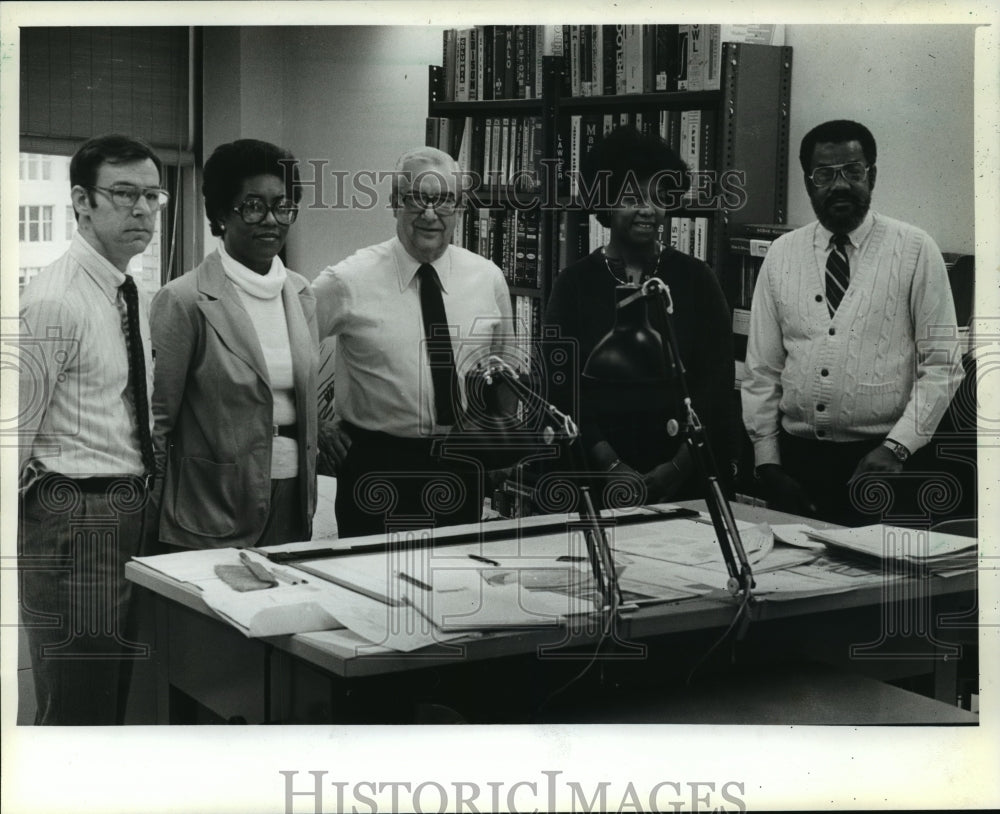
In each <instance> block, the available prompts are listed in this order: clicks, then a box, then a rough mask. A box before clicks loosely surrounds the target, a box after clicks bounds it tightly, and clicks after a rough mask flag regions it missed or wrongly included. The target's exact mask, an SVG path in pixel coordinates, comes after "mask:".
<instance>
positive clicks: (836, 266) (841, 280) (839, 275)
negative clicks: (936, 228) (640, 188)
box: [826, 234, 851, 317]
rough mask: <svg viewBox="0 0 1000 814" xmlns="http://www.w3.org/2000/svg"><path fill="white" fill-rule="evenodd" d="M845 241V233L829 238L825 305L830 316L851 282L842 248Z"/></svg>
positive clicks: (847, 262)
mask: <svg viewBox="0 0 1000 814" xmlns="http://www.w3.org/2000/svg"><path fill="white" fill-rule="evenodd" d="M847 241H848V237H847V235H846V234H835V235H834V236H833V237H831V238H830V254H829V256H828V257H827V258H826V305H827V307H828V308H829V309H830V316H831V317H832V316H833V315H834V314H835V313H837V307H838V306H839V305H840V301H841V300H842V299H844V293H845V292H846V291H847V286H848V285H850V282H851V264H850V262H849V261H848V259H847V251H846V250H845V249H844V244H845V243H847Z"/></svg>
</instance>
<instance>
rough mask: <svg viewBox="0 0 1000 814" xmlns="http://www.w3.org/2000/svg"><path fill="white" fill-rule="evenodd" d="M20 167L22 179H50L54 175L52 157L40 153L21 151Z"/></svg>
mask: <svg viewBox="0 0 1000 814" xmlns="http://www.w3.org/2000/svg"><path fill="white" fill-rule="evenodd" d="M19 169H20V172H19V177H20V179H21V180H22V181H48V180H50V179H51V177H52V158H51V156H47V155H41V154H39V153H21V162H20V168H19Z"/></svg>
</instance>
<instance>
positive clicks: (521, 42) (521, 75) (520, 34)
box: [511, 25, 528, 99]
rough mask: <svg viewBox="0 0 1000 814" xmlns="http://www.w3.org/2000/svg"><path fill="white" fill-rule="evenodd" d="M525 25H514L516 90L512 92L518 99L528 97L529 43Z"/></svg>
mask: <svg viewBox="0 0 1000 814" xmlns="http://www.w3.org/2000/svg"><path fill="white" fill-rule="evenodd" d="M525 34H526V32H525V26H523V25H515V26H514V86H515V88H516V91H515V92H514V93H512V94H511V95H512V96H515V97H516V98H518V99H524V98H526V96H525V94H526V93H527V86H528V78H527V73H526V70H527V67H528V44H527V41H526V38H525Z"/></svg>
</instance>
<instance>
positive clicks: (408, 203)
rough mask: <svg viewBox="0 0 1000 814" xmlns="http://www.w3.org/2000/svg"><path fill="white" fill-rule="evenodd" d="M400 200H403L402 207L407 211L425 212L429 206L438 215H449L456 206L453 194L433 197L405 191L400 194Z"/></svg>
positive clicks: (456, 202)
mask: <svg viewBox="0 0 1000 814" xmlns="http://www.w3.org/2000/svg"><path fill="white" fill-rule="evenodd" d="M401 200H402V201H403V208H404V209H405V210H406V211H407V212H426V211H427V209H428V208H430V209H433V210H434V211H435V212H437V213H438V214H439V215H451V214H454V212H455V210H456V209H457V208H458V201H456V200H455V196H454V195H442V196H440V197H434V196H431V195H414V194H413V193H407V194H406V195H403V196H401Z"/></svg>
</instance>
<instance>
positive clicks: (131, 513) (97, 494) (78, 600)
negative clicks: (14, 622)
mask: <svg viewBox="0 0 1000 814" xmlns="http://www.w3.org/2000/svg"><path fill="white" fill-rule="evenodd" d="M146 503H147V494H146V492H145V490H144V489H142V488H141V486H140V485H139V484H138V481H134V480H118V481H114V482H112V483H103V482H102V483H101V484H100V486H99V487H98V486H95V485H94V481H81V482H76V481H73V480H71V479H69V478H64V477H62V476H58V475H49V476H46V477H44V478H42V479H41V480H40V481H39V482H36V483H35V484H33V485H32V486H31V487H30V488H29V489H28V490H27V492H25V494H24V495H23V496H22V498H21V506H20V509H21V512H20V522H19V529H18V530H19V552H18V560H19V562H18V566H19V573H20V577H21V580H20V581H21V619H22V624H24V626H25V628H26V632H27V636H28V644H29V647H30V651H31V662H32V672H33V679H34V684H35V696H36V701H37V712H36V716H35V723H36V724H55V725H67V724H85V725H94V724H120V723H122V722H123V720H124V713H125V704H126V701H127V698H128V688H129V682H130V679H131V672H132V665H133V663H134V662H135V660H137V659H146V658H149V656H150V647H149V646H148V645H147V644H143V643H141V642H136V641H133V638H134V633H133V631H132V630H131V629H130V628H129V624H130V622H131V619H130V613H129V610H130V604H131V601H132V589H131V584H130V583H129V582H128V581H127V580H126V579H125V563H126V562H127V561H128V560H129V559H130V558H131V557H132V556H133V555H134V554H137V553H140V552H139V546H140V541H141V540H142V539H143V534H144V529H143V522H144V519H145V515H146V511H145V507H146Z"/></svg>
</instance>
